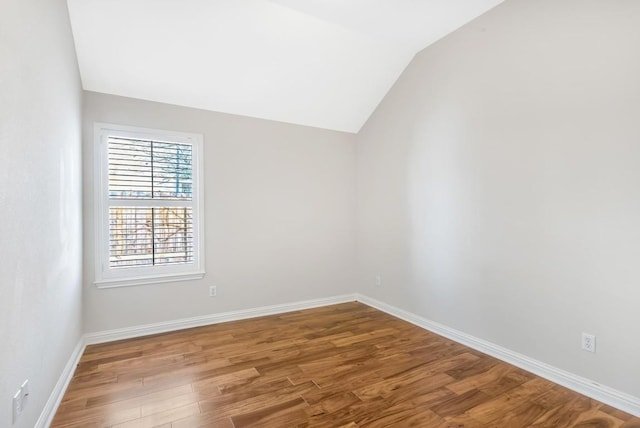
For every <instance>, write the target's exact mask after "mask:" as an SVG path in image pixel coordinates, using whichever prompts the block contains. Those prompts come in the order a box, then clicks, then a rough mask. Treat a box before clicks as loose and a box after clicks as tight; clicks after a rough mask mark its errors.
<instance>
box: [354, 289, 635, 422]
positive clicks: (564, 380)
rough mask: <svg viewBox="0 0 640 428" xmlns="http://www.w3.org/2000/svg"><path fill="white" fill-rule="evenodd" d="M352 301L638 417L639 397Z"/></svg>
mask: <svg viewBox="0 0 640 428" xmlns="http://www.w3.org/2000/svg"><path fill="white" fill-rule="evenodd" d="M356 300H358V301H359V302H361V303H364V304H365V305H368V306H371V307H374V308H376V309H379V310H381V311H383V312H386V313H388V314H389V315H393V316H395V317H397V318H400V319H402V320H405V321H407V322H410V323H411V324H414V325H417V326H418V327H422V328H424V329H425V330H429V331H431V332H433V333H436V334H438V335H440V336H444V337H446V338H448V339H451V340H453V341H455V342H458V343H461V344H463V345H466V346H468V347H470V348H473V349H475V350H478V351H480V352H483V353H485V354H488V355H491V356H492V357H495V358H498V359H499V360H502V361H505V362H507V363H509V364H512V365H514V366H516V367H520V368H521V369H523V370H526V371H528V372H531V373H533V374H535V375H538V376H540V377H543V378H545V379H547V380H550V381H551V382H554V383H557V384H559V385H562V386H564V387H567V388H569V389H571V390H573V391H576V392H578V393H580V394H583V395H586V396H587V397H591V398H593V399H595V400H598V401H600V402H603V403H605V404H608V405H610V406H613V407H615V408H617V409H620V410H623V411H625V412H627V413H631V414H632V415H634V416H638V417H640V398H638V397H634V396H632V395H630V394H627V393H624V392H622V391H618V390H616V389H613V388H610V387H608V386H605V385H601V384H599V383H597V382H594V381H592V380H590V379H586V378H584V377H581V376H578V375H576V374H573V373H570V372H567V371H565V370H562V369H559V368H557V367H554V366H551V365H549V364H546V363H543V362H541V361H538V360H535V359H533V358H530V357H527V356H526V355H522V354H519V353H517V352H514V351H512V350H510V349H507V348H503V347H502V346H498V345H496V344H494V343H491V342H487V341H486V340H482V339H479V338H477V337H474V336H471V335H469V334H466V333H463V332H461V331H458V330H455V329H453V328H450V327H447V326H445V325H443V324H440V323H437V322H434V321H431V320H429V319H426V318H423V317H421V316H418V315H415V314H413V313H411V312H407V311H405V310H403V309H400V308H397V307H395V306H392V305H388V304H386V303H383V302H381V301H379V300H376V299H373V298H371V297H368V296H364V295H361V294H357V295H356Z"/></svg>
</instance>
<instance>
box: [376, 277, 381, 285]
mask: <svg viewBox="0 0 640 428" xmlns="http://www.w3.org/2000/svg"><path fill="white" fill-rule="evenodd" d="M375 281H376V285H382V276H380V275H376V279H375Z"/></svg>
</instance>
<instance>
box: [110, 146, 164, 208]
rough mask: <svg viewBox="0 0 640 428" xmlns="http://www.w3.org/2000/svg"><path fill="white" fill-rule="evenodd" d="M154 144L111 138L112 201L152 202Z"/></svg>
mask: <svg viewBox="0 0 640 428" xmlns="http://www.w3.org/2000/svg"><path fill="white" fill-rule="evenodd" d="M151 153H152V152H151V141H138V140H130V139H124V138H113V137H110V138H109V198H110V199H130V198H135V199H151V197H152V191H153V187H152V174H153V166H152V162H151Z"/></svg>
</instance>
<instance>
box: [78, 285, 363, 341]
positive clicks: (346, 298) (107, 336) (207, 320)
mask: <svg viewBox="0 0 640 428" xmlns="http://www.w3.org/2000/svg"><path fill="white" fill-rule="evenodd" d="M355 300H356V295H355V294H345V295H342V296H334V297H324V298H320V299H313V300H304V301H300V302H294V303H284V304H280V305H271V306H262V307H258V308H252V309H243V310H239V311H230V312H222V313H218V314H211V315H204V316H199V317H192V318H183V319H179V320H174V321H166V322H159V323H153V324H145V325H139V326H134V327H125V328H119V329H114V330H107V331H100V332H95V333H87V334H85V336H84V340H85V343H86V344H87V345H95V344H98V343H107V342H114V341H116V340H123V339H132V338H135V337H142V336H149V335H151V334H158V333H167V332H170V331H177V330H184V329H186V328H193V327H202V326H205V325H211V324H219V323H223V322H229V321H238V320H242V319H249V318H256V317H262V316H266V315H276V314H283V313H286V312H292V311H299V310H301V309H311V308H317V307H321V306H328V305H335V304H338V303H345V302H353V301H355Z"/></svg>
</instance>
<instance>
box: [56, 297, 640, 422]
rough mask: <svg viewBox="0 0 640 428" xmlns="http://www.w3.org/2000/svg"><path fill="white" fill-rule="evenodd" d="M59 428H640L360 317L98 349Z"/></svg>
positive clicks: (280, 322)
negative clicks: (413, 427)
mask: <svg viewBox="0 0 640 428" xmlns="http://www.w3.org/2000/svg"><path fill="white" fill-rule="evenodd" d="M52 426H53V427H117V428H130V427H162V428H183V427H235V428H241V427H278V428H279V427H409V426H415V427H442V428H444V427H468V428H473V427H583V428H586V427H624V428H630V427H640V419H638V418H634V417H632V416H631V415H629V414H626V413H624V412H621V411H619V410H616V409H614V408H612V407H609V406H606V405H604V404H601V403H599V402H597V401H595V400H592V399H590V398H586V397H584V396H581V395H579V394H577V393H575V392H572V391H570V390H568V389H566V388H563V387H561V386H558V385H555V384H553V383H551V382H548V381H546V380H544V379H541V378H539V377H536V376H534V375H532V374H530V373H527V372H525V371H523V370H520V369H518V368H516V367H513V366H511V365H508V364H505V363H503V362H500V361H498V360H496V359H494V358H491V357H488V356H486V355H484V354H481V353H479V352H477V351H474V350H472V349H469V348H467V347H465V346H462V345H459V344H457V343H455V342H452V341H449V340H447V339H444V338H442V337H440V336H437V335H434V334H432V333H429V332H427V331H425V330H423V329H421V328H418V327H416V326H413V325H411V324H409V323H406V322H404V321H401V320H398V319H396V318H394V317H391V316H389V315H387V314H385V313H382V312H380V311H378V310H375V309H373V308H370V307H368V306H365V305H363V304H360V303H355V302H354V303H346V304H340V305H334V306H327V307H323V308H317V309H310V310H304V311H298V312H291V313H287V314H282V315H276V316H269V317H262V318H254V319H251V320H244V321H236V322H230V323H225V324H217V325H212V326H208V327H200V328H194V329H189V330H183V331H180V332H175V333H167V334H161V335H155V336H149V337H144V338H139V339H131V340H126V341H120V342H113V343H108V344H103V345H94V346H89V347H87V349H86V351H85V353H84V355H83V356H82V359H81V361H80V364H79V365H78V368H77V370H76V373H75V375H74V377H73V380H72V382H71V384H70V385H69V388H68V390H67V392H66V394H65V396H64V399H63V401H62V403H61V405H60V407H59V409H58V412H57V414H56V417H55V419H54V421H53V425H52Z"/></svg>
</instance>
